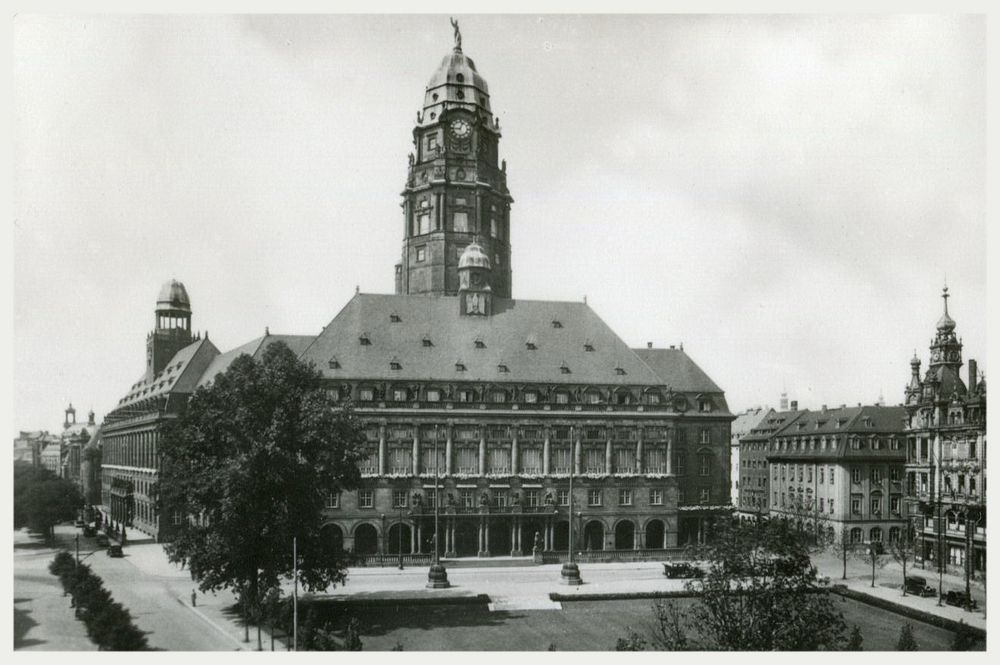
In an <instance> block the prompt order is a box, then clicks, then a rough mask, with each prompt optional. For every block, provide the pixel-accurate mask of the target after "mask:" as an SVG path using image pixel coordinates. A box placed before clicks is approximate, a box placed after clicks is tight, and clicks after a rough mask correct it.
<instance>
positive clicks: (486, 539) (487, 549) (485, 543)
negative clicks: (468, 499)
mask: <svg viewBox="0 0 1000 665" xmlns="http://www.w3.org/2000/svg"><path fill="white" fill-rule="evenodd" d="M483 551H484V552H486V556H489V555H490V519H489V518H488V517H487V518H486V529H485V536H484V538H483Z"/></svg>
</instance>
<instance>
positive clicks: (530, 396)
mask: <svg viewBox="0 0 1000 665" xmlns="http://www.w3.org/2000/svg"><path fill="white" fill-rule="evenodd" d="M524 403H525V404H536V403H538V393H536V392H535V391H533V390H529V391H528V392H526V393H524Z"/></svg>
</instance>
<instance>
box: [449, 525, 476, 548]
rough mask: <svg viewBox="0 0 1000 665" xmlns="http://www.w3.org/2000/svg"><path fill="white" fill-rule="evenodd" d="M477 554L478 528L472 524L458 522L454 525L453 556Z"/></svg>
mask: <svg viewBox="0 0 1000 665" xmlns="http://www.w3.org/2000/svg"><path fill="white" fill-rule="evenodd" d="M477 554H479V526H478V525H476V524H474V523H472V522H458V523H457V524H456V525H455V555H456V556H476V555H477Z"/></svg>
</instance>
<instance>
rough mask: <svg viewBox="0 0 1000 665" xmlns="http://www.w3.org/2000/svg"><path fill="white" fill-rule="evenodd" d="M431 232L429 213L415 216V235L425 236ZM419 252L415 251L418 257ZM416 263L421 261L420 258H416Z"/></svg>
mask: <svg viewBox="0 0 1000 665" xmlns="http://www.w3.org/2000/svg"><path fill="white" fill-rule="evenodd" d="M430 232H431V216H430V213H426V212H422V213H420V214H419V215H417V235H421V236H422V235H426V234H428V233H430ZM419 252H420V250H419V249H418V250H417V253H418V256H419V255H420V254H419ZM417 260H418V261H423V259H422V258H418V259H417Z"/></svg>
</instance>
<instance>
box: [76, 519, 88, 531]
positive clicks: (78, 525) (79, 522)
mask: <svg viewBox="0 0 1000 665" xmlns="http://www.w3.org/2000/svg"><path fill="white" fill-rule="evenodd" d="M85 526H87V523H86V522H84V521H83V520H77V521H76V528H78V529H82V528H83V527H85Z"/></svg>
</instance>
